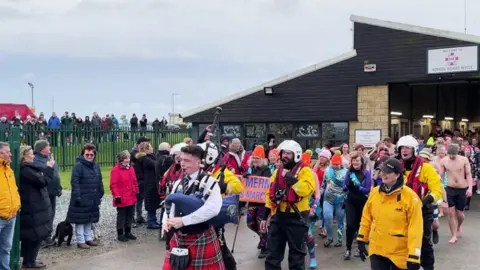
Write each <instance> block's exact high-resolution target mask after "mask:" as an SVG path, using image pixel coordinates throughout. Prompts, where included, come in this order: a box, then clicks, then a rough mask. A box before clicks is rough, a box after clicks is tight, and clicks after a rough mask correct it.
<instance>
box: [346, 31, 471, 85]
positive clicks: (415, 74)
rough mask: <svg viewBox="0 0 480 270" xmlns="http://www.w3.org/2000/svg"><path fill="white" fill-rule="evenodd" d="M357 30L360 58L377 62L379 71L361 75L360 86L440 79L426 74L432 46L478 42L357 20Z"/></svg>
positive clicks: (356, 41)
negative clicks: (428, 53) (423, 33)
mask: <svg viewBox="0 0 480 270" xmlns="http://www.w3.org/2000/svg"><path fill="white" fill-rule="evenodd" d="M354 29H355V32H354V44H355V49H356V50H357V58H360V59H361V61H362V62H363V61H368V63H370V64H376V65H377V71H376V72H372V73H363V72H362V73H361V74H359V75H360V77H359V83H358V84H359V85H379V84H387V83H394V82H425V81H435V80H438V77H439V76H440V75H438V74H437V75H428V73H427V52H428V50H429V49H436V48H448V47H460V46H468V45H477V44H474V43H471V42H465V41H460V40H455V39H447V38H440V37H435V36H428V35H422V34H417V33H412V32H406V31H399V30H392V29H389V28H383V27H378V26H372V25H367V24H361V23H355V25H354ZM478 74H479V73H478V72H474V73H473V72H466V73H456V74H454V75H453V78H473V77H478Z"/></svg>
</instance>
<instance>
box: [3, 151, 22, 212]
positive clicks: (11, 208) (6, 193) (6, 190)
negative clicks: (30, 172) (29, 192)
mask: <svg viewBox="0 0 480 270" xmlns="http://www.w3.org/2000/svg"><path fill="white" fill-rule="evenodd" d="M20 205H21V202H20V195H19V194H18V188H17V183H16V182H15V174H14V173H13V170H12V169H11V168H10V164H9V163H8V162H7V161H5V160H3V159H0V218H2V219H6V220H10V219H12V218H13V217H15V216H16V215H17V213H18V210H20Z"/></svg>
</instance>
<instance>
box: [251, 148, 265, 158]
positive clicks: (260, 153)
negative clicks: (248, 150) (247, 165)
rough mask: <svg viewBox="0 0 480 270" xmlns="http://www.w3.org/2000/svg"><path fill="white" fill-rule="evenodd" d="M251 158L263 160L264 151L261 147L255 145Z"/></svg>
mask: <svg viewBox="0 0 480 270" xmlns="http://www.w3.org/2000/svg"><path fill="white" fill-rule="evenodd" d="M252 157H257V158H262V159H263V158H265V149H263V146H262V145H257V146H255V149H253V152H252Z"/></svg>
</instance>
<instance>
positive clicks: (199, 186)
mask: <svg viewBox="0 0 480 270" xmlns="http://www.w3.org/2000/svg"><path fill="white" fill-rule="evenodd" d="M221 111H222V108H220V107H217V110H216V111H215V117H214V121H213V124H212V128H211V131H210V132H211V133H214V131H215V123H216V121H217V118H218V115H219V114H220V112H221ZM209 145H210V144H208V143H207V144H206V149H205V151H204V155H203V157H202V164H201V166H200V171H199V173H198V176H197V179H195V181H194V183H193V184H192V185H191V186H190V187H189V188H188V189H189V190H188V191H187V192H180V187H181V188H182V189H181V190H182V191H183V188H186V187H183V186H181V185H182V183H179V185H177V189H176V190H175V191H174V192H173V193H171V194H170V195H168V196H167V198H166V199H165V211H166V214H167V216H170V210H171V205H172V203H174V204H175V212H176V213H175V216H177V215H178V214H179V213H182V215H183V216H186V215H189V214H191V213H193V212H195V211H196V210H198V209H199V208H200V207H202V206H203V204H204V203H205V201H206V200H207V199H208V198H209V197H210V194H211V192H212V190H213V189H214V188H215V185H217V184H218V183H219V182H220V183H221V184H223V183H224V172H225V169H226V164H223V165H222V167H221V169H220V174H219V178H220V179H215V181H214V183H213V184H212V185H211V187H210V188H209V190H208V191H207V192H206V193H205V195H204V191H205V188H206V187H207V184H208V181H209V180H210V177H211V175H212V173H213V170H214V169H215V166H214V164H213V166H212V167H213V168H212V169H211V171H207V172H206V171H205V168H206V167H207V163H206V154H207V153H208V148H209ZM217 150H218V149H217ZM181 181H183V179H182V180H181ZM238 201H239V196H238V195H233V196H229V197H226V198H223V202H222V207H221V210H220V213H219V214H218V215H217V216H215V217H214V218H212V219H211V220H209V221H208V223H209V224H210V225H213V226H214V227H216V228H218V227H222V226H224V225H225V224H228V223H233V224H238V219H239V209H238Z"/></svg>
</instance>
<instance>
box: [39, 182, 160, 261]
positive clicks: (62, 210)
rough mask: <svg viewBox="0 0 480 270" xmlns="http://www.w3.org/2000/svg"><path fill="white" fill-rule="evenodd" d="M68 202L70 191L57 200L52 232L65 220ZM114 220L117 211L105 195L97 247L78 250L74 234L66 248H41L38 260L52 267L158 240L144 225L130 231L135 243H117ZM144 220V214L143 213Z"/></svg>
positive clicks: (97, 226)
mask: <svg viewBox="0 0 480 270" xmlns="http://www.w3.org/2000/svg"><path fill="white" fill-rule="evenodd" d="M69 202H70V191H67V190H64V191H63V194H62V196H61V197H60V198H58V199H57V212H56V215H55V222H54V227H53V229H54V231H55V229H56V226H57V224H58V223H59V222H61V221H63V220H65V218H66V217H67V211H68V204H69ZM116 218H117V210H116V208H114V207H113V206H112V196H111V195H105V196H104V197H103V199H102V204H101V206H100V222H99V223H97V224H96V228H97V231H98V232H99V234H100V240H99V246H98V247H92V248H90V249H89V250H81V249H78V248H77V244H76V241H75V232H74V235H73V239H72V244H71V246H69V247H68V246H66V244H65V243H63V244H62V246H61V247H57V246H54V247H48V248H42V249H41V250H40V252H39V255H38V259H41V260H42V261H43V262H44V263H45V264H47V265H52V264H55V263H59V262H63V261H67V260H77V259H81V258H84V257H91V256H94V255H99V254H102V253H105V252H109V251H112V250H115V249H118V248H124V247H127V246H129V245H138V244H140V243H143V242H145V241H149V240H152V239H158V238H157V237H158V230H147V228H146V225H139V226H138V227H137V228H133V229H132V233H133V234H134V235H135V236H137V240H136V241H129V242H126V243H120V242H118V241H117V232H116V228H115V224H116ZM144 218H146V212H145V213H144Z"/></svg>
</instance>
